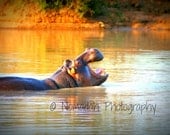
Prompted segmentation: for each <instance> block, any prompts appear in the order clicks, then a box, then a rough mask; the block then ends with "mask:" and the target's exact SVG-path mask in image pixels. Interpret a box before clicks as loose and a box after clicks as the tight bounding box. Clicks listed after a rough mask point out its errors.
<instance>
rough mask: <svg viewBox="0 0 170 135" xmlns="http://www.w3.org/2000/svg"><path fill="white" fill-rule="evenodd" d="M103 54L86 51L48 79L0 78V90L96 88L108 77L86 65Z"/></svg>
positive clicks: (94, 49)
mask: <svg viewBox="0 0 170 135" xmlns="http://www.w3.org/2000/svg"><path fill="white" fill-rule="evenodd" d="M102 59H103V54H102V53H101V52H100V51H99V50H98V49H96V48H89V49H86V50H85V51H84V52H83V53H82V54H80V55H79V56H78V57H77V58H76V59H74V60H69V59H67V60H65V61H64V63H63V65H62V66H61V67H60V68H59V69H58V70H57V71H56V72H55V73H54V74H53V75H52V76H50V77H49V78H45V79H43V80H38V79H34V78H24V77H16V76H9V77H0V90H37V91H38V90H50V89H53V90H56V89H61V88H73V87H85V86H98V85H100V84H102V83H103V82H104V81H106V79H107V77H108V75H107V74H105V75H102V74H101V71H100V72H98V73H97V72H95V71H93V70H92V69H91V68H90V67H89V66H88V64H89V63H92V62H96V61H101V60H102Z"/></svg>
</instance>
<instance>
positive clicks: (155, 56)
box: [0, 29, 170, 135]
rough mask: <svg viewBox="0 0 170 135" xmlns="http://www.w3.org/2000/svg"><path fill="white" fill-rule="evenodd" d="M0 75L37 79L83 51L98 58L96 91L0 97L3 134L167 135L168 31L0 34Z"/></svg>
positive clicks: (1, 94)
mask: <svg viewBox="0 0 170 135" xmlns="http://www.w3.org/2000/svg"><path fill="white" fill-rule="evenodd" d="M0 41H1V43H0V67H1V68H0V76H9V75H10V76H11V75H12V76H14V75H15V76H24V77H34V78H38V79H42V78H45V77H48V76H50V75H51V74H52V73H54V72H55V71H56V70H57V69H58V68H59V67H60V66H61V65H62V63H63V61H64V60H65V59H68V58H69V59H73V58H75V57H76V56H77V55H79V54H80V53H81V52H82V51H84V50H85V48H89V47H96V48H99V49H100V50H101V51H102V52H103V54H104V56H105V58H104V60H103V61H101V62H97V63H93V64H91V65H90V66H91V67H92V68H94V69H95V68H98V67H102V68H104V69H105V71H106V72H107V73H108V74H109V78H108V80H107V81H106V82H105V83H104V84H102V85H101V86H97V87H86V88H72V89H61V90H57V91H56V90H49V91H42V92H35V91H15V92H9V91H3V90H0V108H1V110H0V132H1V133H3V134H73V135H74V134H115V135H116V134H117V135H119V134H122V135H128V134H141V135H143V134H149V135H150V134H153V135H157V134H158V135H159V134H162V135H163V134H165V135H168V134H170V130H169V125H170V118H169V116H170V109H169V104H170V96H169V94H170V76H169V74H170V32H167V31H153V32H148V31H134V30H133V31H132V30H128V29H121V30H111V31H66V30H65V31H30V30H12V29H1V30H0Z"/></svg>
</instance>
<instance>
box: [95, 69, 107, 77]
mask: <svg viewBox="0 0 170 135" xmlns="http://www.w3.org/2000/svg"><path fill="white" fill-rule="evenodd" d="M95 73H96V74H97V75H105V74H106V73H105V71H104V69H103V68H98V69H96V71H95Z"/></svg>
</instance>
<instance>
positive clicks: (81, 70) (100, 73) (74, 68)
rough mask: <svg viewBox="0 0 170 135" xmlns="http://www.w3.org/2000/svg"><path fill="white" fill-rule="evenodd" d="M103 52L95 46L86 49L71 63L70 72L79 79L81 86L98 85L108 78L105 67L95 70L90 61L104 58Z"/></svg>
mask: <svg viewBox="0 0 170 135" xmlns="http://www.w3.org/2000/svg"><path fill="white" fill-rule="evenodd" d="M103 58H104V57H103V54H102V53H101V52H100V51H99V50H98V49H95V48H91V49H86V50H85V52H84V53H83V54H81V55H80V56H78V57H77V58H76V59H75V60H73V62H72V63H71V66H70V69H69V70H68V73H69V74H70V75H71V76H72V77H73V78H74V79H75V80H76V81H77V83H78V85H79V86H98V85H100V84H102V83H103V82H104V81H106V79H107V78H108V74H106V73H105V71H104V69H103V68H98V69H96V70H93V69H92V68H90V66H89V63H93V62H96V61H102V60H103Z"/></svg>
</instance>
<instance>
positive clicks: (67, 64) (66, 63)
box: [63, 59, 72, 67]
mask: <svg viewBox="0 0 170 135" xmlns="http://www.w3.org/2000/svg"><path fill="white" fill-rule="evenodd" d="M71 64H72V61H71V60H69V59H67V60H65V61H64V62H63V65H64V67H70V66H71Z"/></svg>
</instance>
